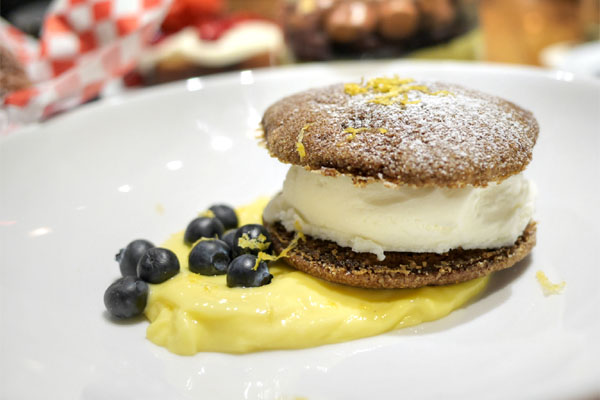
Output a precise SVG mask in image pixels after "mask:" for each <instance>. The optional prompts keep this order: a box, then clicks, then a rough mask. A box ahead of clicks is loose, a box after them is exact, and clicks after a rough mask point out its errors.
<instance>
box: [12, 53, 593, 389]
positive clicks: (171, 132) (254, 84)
mask: <svg viewBox="0 0 600 400" xmlns="http://www.w3.org/2000/svg"><path fill="white" fill-rule="evenodd" d="M394 73H397V74H400V75H402V76H408V77H416V78H433V79H439V80H444V81H450V82H457V83H461V84H464V85H467V86H470V87H473V88H477V89H481V90H483V91H487V92H490V93H494V94H497V95H500V96H503V97H506V98H508V99H510V100H512V101H514V102H516V103H517V104H519V105H521V106H522V107H524V108H527V109H530V110H532V111H533V112H534V114H535V116H536V117H537V118H538V120H539V122H540V127H541V133H540V138H539V141H538V144H537V146H536V148H535V150H534V159H533V162H532V164H531V165H530V166H529V168H528V170H527V174H528V175H529V176H530V177H531V178H532V179H533V180H534V181H535V182H536V183H537V186H538V189H539V199H538V211H537V215H536V218H537V219H538V221H539V225H538V245H537V247H536V248H535V249H534V251H533V254H532V256H530V257H529V258H528V259H526V260H525V261H524V262H522V263H520V264H519V265H518V266H516V267H515V268H513V269H510V270H507V271H503V272H500V273H497V274H495V275H494V277H493V279H492V282H491V284H490V287H489V288H488V289H487V290H486V292H485V293H484V295H483V296H482V298H480V299H479V300H478V301H476V302H474V303H472V304H470V305H468V306H467V307H465V308H463V309H461V310H458V311H456V312H454V313H452V314H451V315H450V316H448V317H447V318H444V319H442V320H439V321H435V322H432V323H426V324H423V325H420V326H417V327H414V328H408V329H405V330H399V331H395V332H390V333H388V334H384V335H380V336H377V337H373V338H366V339H362V340H356V341H352V342H347V343H342V344H336V345H327V346H322V347H317V348H312V349H305V350H294V351H271V352H260V353H254V354H247V355H227V354H217V353H199V354H197V355H195V356H192V357H181V356H177V355H174V354H171V353H169V352H168V351H166V350H165V349H163V348H161V347H157V346H155V345H154V344H152V343H150V342H149V341H148V340H146V339H145V329H146V327H147V322H146V321H144V320H140V321H136V322H133V323H123V324H115V323H113V322H110V321H109V320H107V318H106V317H105V314H104V305H103V301H102V297H103V293H104V290H105V288H106V287H107V286H108V285H109V284H110V283H111V282H112V281H113V280H114V279H116V278H117V277H118V265H117V263H116V262H115V261H114V254H115V253H116V252H117V250H118V249H119V248H120V247H123V246H124V245H125V244H127V243H128V242H129V241H130V240H131V239H134V238H138V237H145V238H148V239H150V240H152V241H153V242H155V243H160V242H161V241H162V240H164V239H165V238H167V237H168V235H169V234H170V233H173V232H175V231H178V230H181V229H183V228H184V227H185V225H186V224H187V222H188V221H189V220H190V219H191V218H193V217H194V216H195V213H196V212H197V211H199V210H202V209H204V208H205V207H206V206H208V205H210V204H211V203H214V202H228V203H232V204H243V203H246V202H249V201H251V200H252V199H253V198H255V197H257V196H259V195H264V194H271V193H274V192H276V191H277V190H278V189H279V188H280V186H281V183H282V181H283V178H284V174H285V171H286V169H287V167H285V166H284V165H281V164H280V163H279V162H277V161H276V160H275V159H272V158H270V157H269V156H268V155H267V152H266V150H264V149H262V148H260V147H258V146H257V145H256V141H255V140H254V139H253V137H254V135H255V128H256V126H257V125H258V123H259V121H260V118H261V115H262V113H263V111H264V110H265V108H266V107H267V106H268V105H269V104H270V103H272V102H273V101H275V100H277V99H278V98H280V97H282V96H284V95H287V94H290V93H293V92H295V91H298V90H302V89H305V88H308V87H310V86H316V85H321V84H325V83H332V82H339V81H356V80H358V79H360V77H362V76H375V75H390V74H394ZM571 80H572V76H571V75H569V74H564V73H550V72H544V71H541V70H537V69H531V68H527V69H525V68H515V67H503V66H490V65H488V66H485V65H483V66H482V65H475V64H459V63H415V62H393V61H390V62H362V63H340V64H314V65H304V66H297V67H289V68H281V69H273V70H262V71H254V72H250V71H244V72H241V73H233V74H227V75H221V76H215V77H212V78H196V79H191V80H188V81H186V82H179V83H174V84H170V85H167V86H163V87H157V88H153V89H147V90H142V91H139V92H138V93H134V94H126V95H123V96H121V97H117V98H111V99H108V100H105V101H101V102H97V103H95V104H91V105H88V106H84V107H82V108H81V109H79V110H77V111H74V112H71V113H68V114H66V115H63V116H59V117H57V118H54V119H52V120H50V121H48V122H46V123H44V124H41V125H38V126H34V127H30V128H28V129H24V130H22V131H20V132H15V133H13V134H11V135H9V136H8V137H5V138H3V139H1V140H0V246H1V248H0V250H1V251H0V289H1V290H0V346H1V347H0V398H2V399H5V398H6V399H34V398H45V399H145V400H150V399H192V398H193V399H196V398H211V399H234V398H235V399H240V398H248V399H292V398H297V397H303V398H308V399H311V400H313V399H364V398H380V399H384V398H413V399H414V398H428V399H439V398H446V399H448V398H460V399H465V398H473V399H482V398H490V399H506V398H511V399H516V398H523V399H563V398H579V397H590V398H591V397H593V396H594V395H598V394H599V393H600V383H599V382H600V372H599V371H600V370H599V369H598V360H599V359H600V350H599V345H598V338H600V318H598V316H599V314H598V306H599V305H600V304H599V299H600V290H599V289H598V287H599V284H600V280H599V269H600V265H599V261H598V260H599V258H598V256H597V254H598V245H599V243H600V230H599V226H600V212H599V207H598V205H599V204H600V195H599V194H600V190H599V189H598V187H599V185H598V183H599V182H600V165H599V162H600V161H599V153H600V86H599V85H598V84H597V83H594V82H592V81H585V80H574V81H571ZM537 270H543V271H544V272H545V273H546V274H547V275H548V276H549V277H550V279H551V280H553V281H561V280H565V281H566V282H567V286H566V289H565V291H564V293H563V294H562V295H558V296H551V297H544V296H543V294H542V291H541V288H540V286H539V284H538V283H537V281H536V279H535V272H536V271H537Z"/></svg>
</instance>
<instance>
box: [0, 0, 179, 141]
mask: <svg viewBox="0 0 600 400" xmlns="http://www.w3.org/2000/svg"><path fill="white" fill-rule="evenodd" d="M170 3H171V0H55V1H54V2H53V3H52V5H51V6H50V8H49V11H48V13H47V15H46V17H45V20H44V25H43V28H42V34H41V39H40V40H39V42H38V41H36V40H34V39H32V38H30V37H28V36H27V35H25V34H23V33H22V32H20V31H19V30H18V29H16V28H14V27H13V26H11V25H10V24H8V23H7V22H5V21H3V20H1V19H0V43H2V44H3V45H4V46H5V47H7V48H8V49H9V50H11V51H12V52H13V53H14V54H15V55H16V56H17V58H18V60H19V61H20V62H21V64H22V65H23V66H24V67H25V71H26V72H27V75H28V76H29V79H30V80H31V81H32V82H33V85H32V86H31V87H30V88H28V89H25V90H21V91H17V92H13V93H10V94H8V95H7V96H5V97H4V99H1V100H0V105H1V108H0V133H2V132H8V131H10V130H12V128H14V127H15V126H18V125H20V124H23V123H27V122H33V121H37V120H41V119H43V118H46V117H48V116H50V115H52V114H55V113H57V112H59V111H63V110H67V109H69V108H72V107H74V106H76V105H78V104H81V103H83V102H85V101H87V100H89V99H91V98H93V97H95V96H97V95H98V93H100V91H101V90H102V88H103V87H104V85H106V84H107V83H108V82H109V81H111V80H112V79H115V78H118V77H121V76H123V75H124V74H125V73H127V72H128V71H130V70H131V69H133V67H134V66H135V64H136V62H137V60H138V59H139V57H140V54H141V52H142V49H143V48H144V47H145V46H146V45H147V44H148V43H149V42H150V40H151V39H152V37H153V36H154V34H155V32H156V30H157V29H158V28H159V26H160V23H161V22H162V20H163V18H164V16H165V15H166V12H167V10H168V7H169V5H170Z"/></svg>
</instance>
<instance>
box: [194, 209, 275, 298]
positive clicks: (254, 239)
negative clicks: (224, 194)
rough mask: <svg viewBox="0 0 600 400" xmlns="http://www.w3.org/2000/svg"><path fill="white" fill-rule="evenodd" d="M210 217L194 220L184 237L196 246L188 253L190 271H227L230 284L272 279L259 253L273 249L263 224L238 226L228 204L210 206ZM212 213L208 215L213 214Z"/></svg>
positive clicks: (263, 282)
mask: <svg viewBox="0 0 600 400" xmlns="http://www.w3.org/2000/svg"><path fill="white" fill-rule="evenodd" d="M209 211H210V213H212V215H214V218H211V217H199V218H196V219H194V220H192V221H191V222H190V223H189V224H188V226H187V229H186V230H185V235H184V240H185V242H186V243H187V244H188V245H193V246H194V247H193V248H192V251H191V252H190V255H189V259H188V261H189V267H190V271H191V272H194V273H197V274H200V275H223V274H227V286H229V287H258V286H263V285H266V284H268V283H270V282H271V279H272V278H273V275H271V274H270V273H269V268H268V266H267V263H266V262H264V261H262V260H258V253H259V252H263V253H267V254H269V253H270V252H271V249H272V246H271V239H270V236H269V232H267V230H266V229H265V227H264V226H262V225H258V224H249V225H244V226H242V227H239V228H238V218H237V215H236V214H235V211H234V210H233V209H232V208H231V207H228V206H225V205H215V206H212V207H210V208H209ZM210 213H209V214H210Z"/></svg>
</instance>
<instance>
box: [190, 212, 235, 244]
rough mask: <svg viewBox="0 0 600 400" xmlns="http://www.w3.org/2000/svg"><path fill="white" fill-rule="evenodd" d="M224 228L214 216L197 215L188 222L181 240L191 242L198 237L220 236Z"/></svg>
mask: <svg viewBox="0 0 600 400" xmlns="http://www.w3.org/2000/svg"><path fill="white" fill-rule="evenodd" d="M224 231H225V228H224V227H223V224H222V223H221V221H219V220H218V219H216V218H208V217H198V218H196V219H193V220H192V222H190V223H189V224H188V226H187V228H186V230H185V235H184V237H183V240H184V241H185V242H186V243H187V244H192V243H194V242H195V241H197V240H198V239H200V238H203V237H205V238H214V237H221V235H222V234H223V232H224Z"/></svg>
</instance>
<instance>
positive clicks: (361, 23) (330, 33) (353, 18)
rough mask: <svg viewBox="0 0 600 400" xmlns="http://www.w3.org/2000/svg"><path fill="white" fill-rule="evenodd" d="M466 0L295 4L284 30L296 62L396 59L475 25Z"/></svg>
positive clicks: (356, 0) (301, 0)
mask: <svg viewBox="0 0 600 400" xmlns="http://www.w3.org/2000/svg"><path fill="white" fill-rule="evenodd" d="M471 3H473V2H472V1H467V0H462V1H461V0H360V1H359V0H297V1H291V2H289V3H288V4H287V6H286V8H285V13H284V27H285V31H286V36H287V39H288V41H289V44H290V46H291V48H292V50H293V52H294V54H295V55H296V57H297V58H298V59H299V60H328V59H335V58H379V57H394V56H399V55H402V54H405V53H406V52H407V51H411V50H415V49H418V48H422V47H427V46H431V45H434V44H438V43H444V42H447V41H448V40H450V39H452V38H454V37H456V36H458V35H460V34H462V33H465V32H467V31H468V30H469V29H470V28H471V27H472V26H473V18H472V15H471V14H472V13H471V12H469V11H468V10H469V7H470V8H473V4H471Z"/></svg>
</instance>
